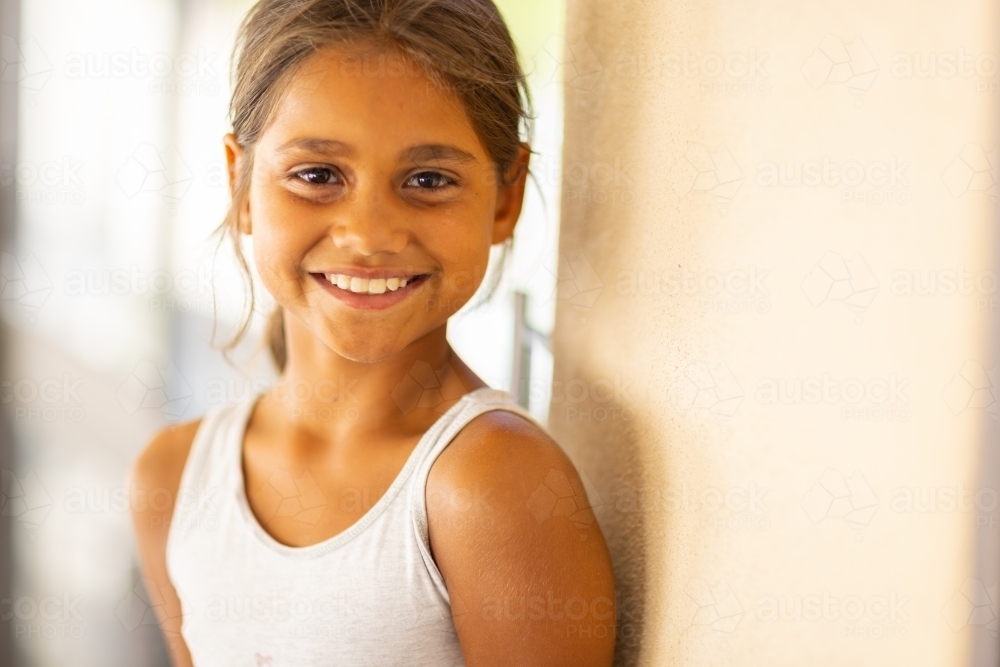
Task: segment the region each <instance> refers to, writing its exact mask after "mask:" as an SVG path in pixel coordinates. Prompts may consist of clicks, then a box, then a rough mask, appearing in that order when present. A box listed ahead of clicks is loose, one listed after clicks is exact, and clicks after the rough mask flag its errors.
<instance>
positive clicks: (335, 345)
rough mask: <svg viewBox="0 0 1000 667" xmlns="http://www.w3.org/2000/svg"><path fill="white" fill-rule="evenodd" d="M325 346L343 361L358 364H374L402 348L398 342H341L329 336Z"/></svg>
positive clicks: (370, 340)
mask: <svg viewBox="0 0 1000 667" xmlns="http://www.w3.org/2000/svg"><path fill="white" fill-rule="evenodd" d="M325 342H326V344H327V346H329V348H330V349H331V350H333V351H334V352H336V353H337V354H339V355H340V356H342V357H344V358H345V359H350V360H351V361H354V362H357V363H359V364H374V363H376V362H379V361H382V360H383V359H388V358H389V357H391V356H392V355H394V354H396V353H398V352H399V351H400V350H401V349H402V346H400V345H399V343H398V341H389V340H372V339H370V338H369V339H360V340H359V339H355V340H343V339H342V338H340V337H337V336H331V337H329V338H327V340H326V341H325Z"/></svg>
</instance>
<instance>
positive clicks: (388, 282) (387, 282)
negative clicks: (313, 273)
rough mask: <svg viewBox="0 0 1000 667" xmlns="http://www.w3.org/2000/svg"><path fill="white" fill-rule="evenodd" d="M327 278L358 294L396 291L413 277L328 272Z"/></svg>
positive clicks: (334, 283)
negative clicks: (360, 276)
mask: <svg viewBox="0 0 1000 667" xmlns="http://www.w3.org/2000/svg"><path fill="white" fill-rule="evenodd" d="M326 279H327V281H328V282H330V283H331V284H333V285H336V286H337V287H339V288H340V289H342V290H348V291H350V292H354V293H356V294H384V293H385V292H387V291H388V292H395V291H396V290H398V289H400V288H401V287H406V284H407V283H408V282H410V280H412V278H372V279H368V278H355V277H353V276H345V275H342V274H337V273H327V274H326Z"/></svg>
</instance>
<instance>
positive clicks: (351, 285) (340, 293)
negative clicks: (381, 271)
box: [309, 273, 430, 310]
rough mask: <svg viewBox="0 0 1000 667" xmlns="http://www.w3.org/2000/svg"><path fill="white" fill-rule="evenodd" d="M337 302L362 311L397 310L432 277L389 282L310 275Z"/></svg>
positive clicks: (336, 274)
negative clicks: (397, 305) (399, 305)
mask: <svg viewBox="0 0 1000 667" xmlns="http://www.w3.org/2000/svg"><path fill="white" fill-rule="evenodd" d="M309 275H311V276H312V277H313V279H314V280H315V281H316V282H318V283H319V284H320V285H321V286H322V287H323V289H325V290H326V291H327V292H329V293H330V294H331V295H333V297H334V298H336V299H337V300H339V301H341V302H342V303H344V304H345V305H348V306H350V307H352V308H358V309H360V310H383V309H385V308H389V307H390V306H394V305H395V304H397V303H399V302H400V301H402V300H403V299H405V298H407V297H408V296H409V295H410V294H412V293H413V292H415V291H416V290H417V289H419V288H420V286H421V285H423V284H424V283H425V282H427V279H428V278H429V277H430V274H429V273H422V274H416V275H411V276H393V277H388V278H382V277H379V278H360V277H357V276H349V275H345V274H342V273H341V274H338V273H310V274H309Z"/></svg>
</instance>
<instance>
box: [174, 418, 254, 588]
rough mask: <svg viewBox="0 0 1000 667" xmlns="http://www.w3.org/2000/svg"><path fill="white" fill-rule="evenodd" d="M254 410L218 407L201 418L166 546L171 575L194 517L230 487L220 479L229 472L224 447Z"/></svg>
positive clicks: (175, 505) (190, 450)
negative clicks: (175, 555) (244, 415)
mask: <svg viewBox="0 0 1000 667" xmlns="http://www.w3.org/2000/svg"><path fill="white" fill-rule="evenodd" d="M250 408H251V406H250V405H245V404H241V403H229V404H220V405H215V406H212V407H211V408H209V409H208V410H207V411H206V412H205V415H204V416H203V417H202V418H201V423H200V424H199V425H198V430H197V431H196V432H195V435H194V439H193V440H192V441H191V448H190V449H189V450H188V455H187V460H186V461H185V462H184V469H183V471H182V472H181V479H180V484H178V486H177V493H176V495H175V496H174V511H173V516H172V517H171V519H170V528H169V529H168V532H167V544H166V566H167V572H168V574H171V575H172V572H171V565H170V564H171V561H172V560H173V559H172V556H171V554H172V553H173V552H174V549H176V547H177V544H178V543H179V542H180V541H181V539H182V538H183V536H184V533H185V532H186V531H187V530H188V529H189V528H190V527H191V526H192V525H193V522H192V520H191V517H193V516H199V515H201V514H202V513H204V511H205V509H206V505H209V506H215V507H217V506H218V503H219V502H220V493H224V492H225V490H226V489H227V488H228V487H227V486H226V485H225V480H224V479H221V478H220V476H222V475H225V474H226V473H227V472H228V470H227V466H226V463H227V461H226V455H227V452H226V448H225V446H224V445H225V443H226V442H227V436H228V434H229V430H230V429H232V428H233V427H234V426H235V425H237V424H238V422H239V421H240V420H239V417H240V415H241V414H242V413H243V412H244V411H246V410H249V409H250Z"/></svg>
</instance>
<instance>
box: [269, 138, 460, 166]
mask: <svg viewBox="0 0 1000 667" xmlns="http://www.w3.org/2000/svg"><path fill="white" fill-rule="evenodd" d="M291 150H304V151H309V152H311V153H325V154H328V155H345V156H351V155H354V149H353V148H351V147H350V146H349V145H348V144H345V143H343V142H342V141H336V140H334V139H322V138H320V137H300V138H298V139H292V140H291V141H288V142H286V143H284V144H282V145H281V146H279V147H278V151H279V152H282V153H284V152H287V151H291ZM399 158H400V159H401V160H408V161H411V162H431V161H436V160H454V161H456V162H462V163H465V162H475V161H476V156H475V155H473V154H472V153H469V152H468V151H464V150H462V149H461V148H456V147H455V146H449V145H447V144H421V145H419V146H411V147H409V148H406V149H404V150H402V151H400V153H399Z"/></svg>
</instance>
